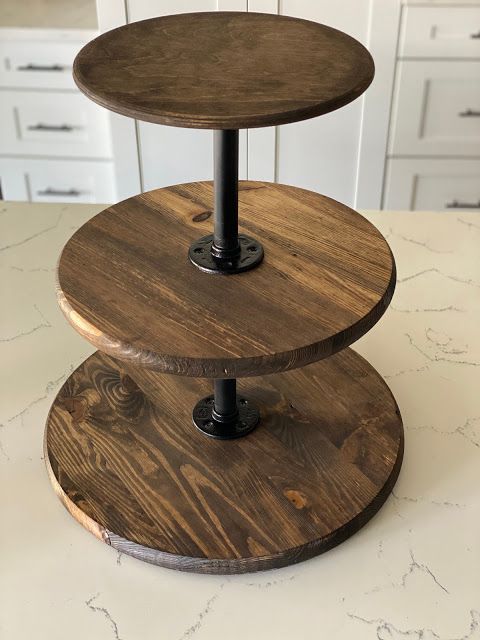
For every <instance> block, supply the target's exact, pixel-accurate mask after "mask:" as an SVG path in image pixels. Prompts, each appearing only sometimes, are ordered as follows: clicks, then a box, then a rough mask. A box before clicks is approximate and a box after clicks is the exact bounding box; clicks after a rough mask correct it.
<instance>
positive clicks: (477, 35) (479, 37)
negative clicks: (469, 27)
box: [470, 29, 480, 40]
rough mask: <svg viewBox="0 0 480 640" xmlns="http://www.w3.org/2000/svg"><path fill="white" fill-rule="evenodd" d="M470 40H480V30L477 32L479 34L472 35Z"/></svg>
mask: <svg viewBox="0 0 480 640" xmlns="http://www.w3.org/2000/svg"><path fill="white" fill-rule="evenodd" d="M470 38H473V39H474V40H480V29H479V30H478V31H477V33H472V34H470Z"/></svg>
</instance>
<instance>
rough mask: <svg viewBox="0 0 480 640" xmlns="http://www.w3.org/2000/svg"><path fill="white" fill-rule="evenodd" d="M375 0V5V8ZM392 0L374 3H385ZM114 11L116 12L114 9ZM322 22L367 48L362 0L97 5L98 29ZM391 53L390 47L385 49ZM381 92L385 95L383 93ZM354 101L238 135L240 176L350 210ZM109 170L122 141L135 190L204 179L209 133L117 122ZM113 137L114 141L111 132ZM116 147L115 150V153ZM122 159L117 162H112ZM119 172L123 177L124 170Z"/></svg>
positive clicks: (162, 0) (209, 170)
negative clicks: (228, 19)
mask: <svg viewBox="0 0 480 640" xmlns="http://www.w3.org/2000/svg"><path fill="white" fill-rule="evenodd" d="M377 1H378V0H375V2H377ZM397 1H398V0H381V2H382V3H387V4H388V5H390V4H391V3H392V2H397ZM115 7H116V9H115ZM279 7H280V10H281V13H282V14H283V15H291V16H296V17H301V18H306V19H309V20H314V21H317V22H321V23H325V24H328V25H331V26H333V27H336V28H338V29H341V30H343V31H346V32H347V33H349V34H351V35H352V36H353V37H355V38H357V39H358V40H360V41H361V42H364V43H366V42H367V35H368V28H369V12H370V0H355V2H352V0H337V1H336V2H335V3H333V2H331V0H315V2H312V1H311V0H283V1H282V2H281V3H279V2H278V0H248V2H247V0H197V1H195V2H194V1H193V0H126V3H125V4H124V3H123V2H119V1H118V0H117V1H115V2H112V1H110V0H98V8H99V25H100V29H101V30H105V29H110V28H112V27H114V26H118V25H119V24H124V23H125V22H127V21H129V22H132V21H136V20H142V19H146V18H151V17H154V16H161V15H165V14H169V13H183V12H189V11H216V10H237V11H244V10H247V8H248V10H249V11H259V12H269V13H277V12H278V11H279ZM390 46H391V47H392V49H393V50H394V48H395V44H394V43H393V42H392V43H391V45H390ZM387 93H389V92H388V89H387ZM362 104H363V99H362V98H360V99H358V100H356V101H355V102H354V103H352V104H350V105H348V106H347V107H345V108H343V109H340V110H338V111H336V112H334V113H330V114H327V115H326V116H321V117H319V118H314V119H312V120H309V121H305V122H300V123H294V124H291V125H285V126H282V127H276V128H272V127H270V128H266V129H254V130H249V131H248V132H247V131H242V132H241V133H240V172H239V173H240V177H241V178H247V177H248V178H249V179H252V180H271V181H274V180H278V181H279V182H285V183H287V184H296V185H298V186H302V187H305V188H308V189H313V190H315V191H320V192H322V193H326V194H327V195H329V196H331V197H334V198H337V199H339V200H341V201H343V202H346V203H348V204H354V202H355V195H356V183H357V172H358V164H359V146H360V130H361V122H362ZM113 131H114V136H115V138H114V141H113V144H114V153H115V162H116V164H117V165H119V163H121V162H123V163H126V158H127V157H128V151H125V150H126V149H127V142H125V144H117V143H116V141H117V140H119V139H120V138H122V139H123V140H124V141H127V139H128V140H130V143H129V144H130V149H131V145H132V141H133V140H135V141H136V142H137V144H138V149H139V158H140V170H141V175H142V185H141V187H142V189H143V190H148V189H154V188H157V187H161V186H165V185H168V184H172V183H178V182H188V181H191V180H202V179H211V178H212V175H213V167H212V134H211V132H209V131H200V130H194V129H180V128H170V127H165V126H161V125H152V124H148V123H144V122H138V123H137V124H136V126H135V125H133V123H130V124H129V123H128V122H126V121H125V120H123V121H121V120H119V121H118V128H116V127H114V129H113ZM116 132H117V133H118V135H117V133H116ZM122 147H123V149H122ZM120 154H122V155H123V159H121V158H119V157H118V156H119V155H120ZM125 173H128V172H127V170H126V169H125Z"/></svg>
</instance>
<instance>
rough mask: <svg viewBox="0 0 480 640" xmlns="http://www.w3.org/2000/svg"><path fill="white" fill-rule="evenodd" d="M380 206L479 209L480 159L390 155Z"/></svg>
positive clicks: (452, 209)
mask: <svg viewBox="0 0 480 640" xmlns="http://www.w3.org/2000/svg"><path fill="white" fill-rule="evenodd" d="M383 208H384V209H392V210H401V211H409V210H411V211H417V210H418V211H461V210H478V211H479V212H480V160H440V159H408V158H392V159H390V160H389V161H388V163H387V175H386V183H385V197H384V205H383ZM479 220H480V217H479Z"/></svg>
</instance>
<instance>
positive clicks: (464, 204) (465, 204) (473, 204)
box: [445, 199, 480, 209]
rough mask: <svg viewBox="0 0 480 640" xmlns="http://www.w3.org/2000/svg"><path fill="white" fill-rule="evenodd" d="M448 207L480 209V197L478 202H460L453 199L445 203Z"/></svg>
mask: <svg viewBox="0 0 480 640" xmlns="http://www.w3.org/2000/svg"><path fill="white" fill-rule="evenodd" d="M445 207H446V208H447V209H480V199H479V200H478V202H460V201H459V200H452V202H447V204H446V205H445Z"/></svg>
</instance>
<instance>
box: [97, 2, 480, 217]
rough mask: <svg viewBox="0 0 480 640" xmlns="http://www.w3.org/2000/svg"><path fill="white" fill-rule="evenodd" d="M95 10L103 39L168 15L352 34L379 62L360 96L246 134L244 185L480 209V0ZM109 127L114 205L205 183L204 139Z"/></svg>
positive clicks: (117, 123)
mask: <svg viewBox="0 0 480 640" xmlns="http://www.w3.org/2000/svg"><path fill="white" fill-rule="evenodd" d="M97 6H98V10H99V26H100V29H101V30H107V29H111V28H113V27H116V26H119V25H121V24H125V23H126V22H131V21H135V20H141V19H145V18H150V17H154V16H159V15H165V14H169V13H181V12H188V11H216V10H226V11H245V10H247V9H248V10H249V11H258V12H268V13H281V14H282V15H290V16H294V17H299V18H305V19H308V20H314V21H317V22H322V23H325V24H328V25H330V26H333V27H336V28H338V29H341V30H342V31H345V32H347V33H349V34H350V35H352V36H353V37H355V38H357V39H358V40H360V42H362V43H363V44H365V45H366V46H367V47H368V48H369V49H370V51H371V53H372V55H373V57H374V60H375V66H376V76H375V79H374V82H373V84H372V85H371V87H370V88H369V90H368V91H367V93H366V94H365V96H364V97H362V98H360V99H358V100H357V101H355V102H354V103H352V104H350V105H348V107H346V108H345V109H342V110H340V111H337V112H333V113H329V114H328V115H326V116H322V117H319V118H315V119H312V120H307V121H305V122H299V123H295V124H291V125H285V126H282V127H273V128H266V129H251V130H249V131H242V132H241V137H240V149H241V157H240V177H241V178H249V179H252V180H267V181H268V180H270V181H278V182H283V183H286V184H294V185H297V186H300V187H305V188H308V189H312V190H314V191H319V192H321V193H325V194H327V195H330V196H331V197H333V198H336V199H338V200H341V201H342V202H345V203H347V204H350V205H353V206H356V207H357V208H371V209H378V208H381V207H383V208H385V209H400V208H410V207H412V208H427V209H434V208H438V207H440V206H442V207H443V205H444V204H445V203H447V204H448V203H449V202H457V203H470V204H472V203H475V202H477V199H478V197H477V196H475V197H474V195H473V194H472V192H471V189H474V187H473V186H472V184H474V182H475V178H477V179H478V183H479V184H480V173H478V161H479V160H480V115H479V114H480V0H479V2H476V1H475V0H468V1H465V2H463V1H462V2H458V1H456V0H451V2H450V3H449V2H447V1H445V0H422V1H417V0H405V1H404V2H402V0H355V1H354V0H337V1H336V2H335V3H333V2H331V1H330V0H315V2H312V0H281V2H280V1H279V0H248V2H247V0H198V1H196V2H194V1H193V0H98V3H97ZM110 121H111V126H112V131H113V140H112V142H113V155H114V158H115V173H116V176H117V183H118V185H119V188H120V189H121V192H119V196H121V197H126V196H127V195H133V194H135V193H137V192H138V191H140V190H142V189H143V190H147V189H154V188H156V187H162V186H166V185H168V184H172V183H177V182H179V181H190V180H202V179H210V178H211V168H210V167H211V154H212V146H211V145H212V142H211V136H210V135H209V134H208V132H205V131H195V130H188V129H186V130H179V129H176V128H170V127H163V126H158V125H152V124H149V123H134V122H129V121H127V120H126V119H125V118H123V117H122V116H112V117H111V120H110ZM415 171H417V172H420V173H415ZM408 176H410V177H408ZM432 176H443V179H444V180H445V183H444V184H448V185H449V187H450V188H451V189H453V191H451V193H450V191H448V193H447V192H445V193H443V191H442V192H441V193H440V191H436V190H435V188H433V187H432V188H431V185H432V184H433V182H432V181H435V180H437V179H438V180H441V179H442V178H434V177H432ZM446 176H447V177H448V179H447V177H446ZM427 184H428V185H430V186H428V188H427ZM412 185H417V186H416V187H414V186H412ZM467 185H468V186H467ZM414 188H416V189H417V191H412V189H414ZM405 189H407V190H408V193H406V194H405V193H404V192H403V191H404V190H405ZM420 194H421V195H420ZM479 195H480V194H479ZM434 196H435V197H434ZM437 196H438V197H437ZM405 203H406V204H405Z"/></svg>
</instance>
